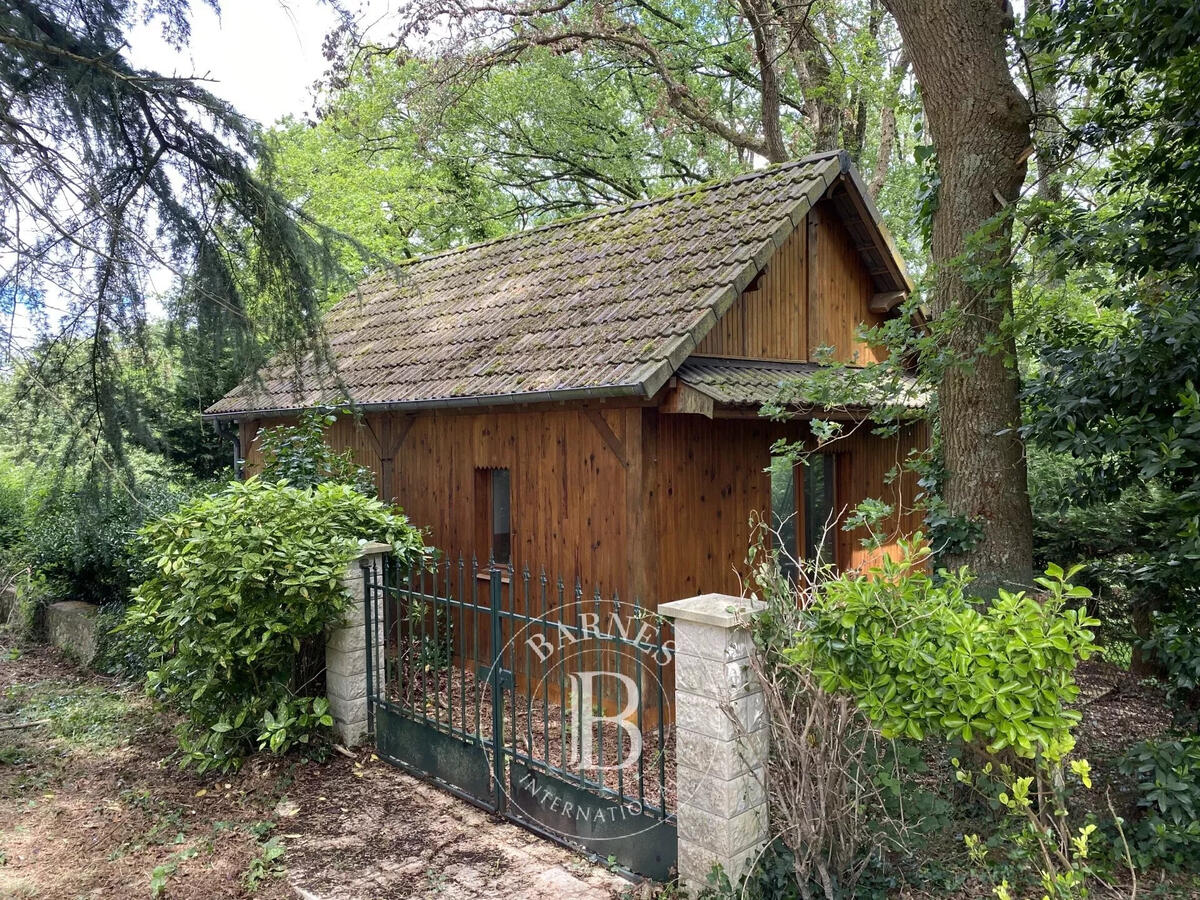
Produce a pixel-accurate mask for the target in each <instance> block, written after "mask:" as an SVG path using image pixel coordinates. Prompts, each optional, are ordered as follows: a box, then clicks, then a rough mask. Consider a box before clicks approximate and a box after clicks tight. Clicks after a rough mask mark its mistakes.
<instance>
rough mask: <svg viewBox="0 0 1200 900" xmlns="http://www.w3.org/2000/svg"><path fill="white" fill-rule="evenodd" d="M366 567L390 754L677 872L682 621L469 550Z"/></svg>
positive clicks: (524, 814)
mask: <svg viewBox="0 0 1200 900" xmlns="http://www.w3.org/2000/svg"><path fill="white" fill-rule="evenodd" d="M363 578H364V597H365V603H366V606H367V608H366V623H367V624H366V627H367V629H368V634H367V647H368V651H367V652H368V654H370V653H372V648H376V650H375V654H374V655H375V658H369V659H368V660H367V699H368V717H369V725H370V726H371V727H373V730H374V733H375V740H376V745H377V747H378V752H379V755H380V756H381V757H382V758H384V759H386V760H388V761H389V762H392V763H395V764H397V765H400V766H402V767H404V768H405V769H408V770H409V771H412V772H414V773H415V774H418V775H420V776H422V777H424V778H428V779H430V780H432V781H434V782H436V783H437V784H439V785H440V786H442V787H443V788H445V789H446V790H448V791H450V792H451V793H453V794H455V795H457V796H459V797H461V798H463V799H466V800H468V801H470V802H472V803H474V804H476V805H478V806H481V807H483V808H485V809H487V810H489V811H492V812H494V813H496V814H498V815H502V816H504V817H506V818H508V819H511V820H513V821H515V822H518V823H519V824H521V825H523V826H524V827H526V828H529V829H531V830H533V831H536V832H538V833H540V834H542V835H545V836H547V837H550V838H552V839H554V840H556V841H559V842H560V843H563V844H566V845H568V846H572V847H575V848H578V849H583V850H586V851H588V852H591V853H593V854H595V855H597V856H599V857H601V858H604V859H609V860H613V859H615V861H616V862H618V863H619V864H620V865H622V866H624V867H625V868H627V869H629V870H630V871H633V872H637V873H640V874H643V875H649V876H651V877H654V878H658V879H665V878H666V877H667V876H668V874H669V871H670V869H671V868H672V866H674V864H675V859H676V833H675V823H674V813H673V810H674V808H675V797H674V791H675V773H674V738H673V728H672V725H673V721H674V719H673V716H672V715H671V709H670V697H671V688H672V685H671V684H670V683H669V681H668V682H666V683H664V679H670V678H671V677H672V674H673V666H672V665H671V662H672V657H673V647H674V645H673V641H672V635H671V631H670V624H669V623H668V622H666V621H665V620H663V619H662V618H661V617H659V616H657V615H656V614H655V613H653V612H651V611H648V610H645V609H642V608H641V607H640V606H638V605H637V604H636V603H622V601H621V600H620V598H619V597H618V596H617V595H616V594H613V595H608V596H606V595H602V594H601V592H600V591H599V590H598V589H597V590H592V591H590V592H585V590H584V588H583V586H582V585H581V584H580V583H579V582H578V581H575V582H574V583H572V584H568V583H566V582H564V581H563V580H562V579H561V578H555V579H551V578H550V577H548V576H547V575H546V573H544V572H542V573H539V574H538V575H536V576H534V575H532V574H531V572H530V570H529V569H528V568H525V569H523V570H521V571H520V572H517V571H515V570H514V569H513V568H512V567H510V566H496V565H492V564H489V565H487V566H484V567H479V566H477V565H476V564H475V563H474V561H471V562H469V563H468V562H466V561H465V560H463V559H462V558H461V557H460V558H459V559H458V560H457V561H452V560H450V559H442V560H440V561H439V562H438V563H436V564H434V565H431V566H429V567H428V568H424V569H421V570H415V569H414V570H401V569H399V568H398V567H397V566H396V564H395V562H394V561H392V560H388V561H387V562H386V563H385V564H384V565H383V566H382V567H366V566H364V568H363ZM373 630H374V631H373ZM380 631H381V632H382V633H378V632H380ZM606 748H607V751H608V758H607V760H606V758H605V752H606Z"/></svg>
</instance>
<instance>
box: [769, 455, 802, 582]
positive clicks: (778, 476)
mask: <svg viewBox="0 0 1200 900" xmlns="http://www.w3.org/2000/svg"><path fill="white" fill-rule="evenodd" d="M771 531H772V538H771V540H772V543H773V544H774V546H775V548H776V549H777V550H778V551H779V568H780V571H781V572H782V573H783V575H784V577H786V578H787V579H788V580H789V581H795V580H796V579H797V577H798V576H799V574H800V568H799V566H798V564H797V559H798V558H799V556H798V554H797V552H796V549H797V545H796V531H797V529H796V467H795V466H794V465H793V464H792V460H791V458H790V457H787V456H773V457H771Z"/></svg>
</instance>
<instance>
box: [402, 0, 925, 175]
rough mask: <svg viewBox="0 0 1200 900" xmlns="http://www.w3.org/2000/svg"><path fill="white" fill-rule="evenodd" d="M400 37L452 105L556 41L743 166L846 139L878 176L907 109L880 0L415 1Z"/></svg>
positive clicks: (651, 112)
mask: <svg viewBox="0 0 1200 900" xmlns="http://www.w3.org/2000/svg"><path fill="white" fill-rule="evenodd" d="M398 45H399V46H400V47H402V48H405V49H406V50H408V51H409V52H413V53H416V54H418V55H421V56H422V57H423V58H427V59H429V61H430V63H431V65H430V68H429V72H428V75H427V77H426V79H425V81H426V85H427V87H428V88H430V89H431V90H433V91H434V92H435V94H436V95H437V96H439V97H440V98H442V104H443V105H444V106H446V107H449V106H451V105H453V103H454V102H456V101H457V99H458V97H459V96H460V94H461V92H462V91H463V89H464V86H469V85H471V84H472V83H473V82H474V81H475V79H477V78H478V77H480V74H481V73H488V72H493V71H496V70H497V69H503V68H506V67H512V66H518V65H523V64H524V63H525V62H526V61H527V60H528V59H530V58H531V57H533V58H536V57H537V55H539V54H542V53H544V52H546V51H549V52H551V53H553V54H554V55H556V56H561V57H565V58H567V59H570V60H573V62H574V67H575V69H576V71H577V72H582V73H588V74H586V75H585V76H584V77H585V78H586V79H587V80H590V81H593V82H601V81H603V80H612V81H614V82H625V83H626V84H628V86H629V89H630V90H631V92H632V94H633V96H635V97H636V98H637V105H636V107H633V108H631V112H632V113H633V115H635V116H636V117H637V118H636V119H634V120H633V122H632V123H636V122H639V121H640V122H641V123H642V124H643V125H644V126H645V127H646V128H647V129H648V130H650V131H652V132H655V133H657V134H659V135H674V134H676V133H678V134H682V135H685V136H689V138H690V139H691V140H693V141H695V142H697V146H700V147H709V148H711V147H715V148H716V149H717V151H718V152H719V153H724V152H728V151H729V150H731V151H732V152H733V153H734V154H736V156H737V158H738V160H739V163H740V164H741V165H747V164H749V163H750V162H751V161H752V159H753V157H755V156H757V157H761V158H765V159H767V160H769V161H771V162H781V161H783V160H785V159H790V158H794V157H796V156H799V155H803V153H805V152H808V151H810V150H814V149H815V150H829V149H834V148H842V147H844V148H846V149H848V150H849V151H850V153H851V154H852V155H853V156H854V157H855V159H857V160H860V161H869V162H870V163H871V168H872V169H873V170H874V175H875V177H876V178H877V179H878V183H881V182H882V179H883V177H884V176H885V175H886V172H887V169H888V166H889V165H890V162H891V160H892V159H893V155H894V153H895V151H896V150H897V148H898V146H899V145H900V142H902V141H903V140H904V138H905V137H906V134H905V129H904V127H903V123H904V122H905V121H906V120H907V117H908V115H909V114H910V113H911V108H904V105H903V103H902V102H901V101H900V99H899V98H900V96H901V86H902V84H903V81H904V77H905V73H906V72H907V60H906V58H905V57H904V55H903V54H902V53H900V52H898V50H897V41H896V35H895V30H894V25H893V24H892V23H891V21H890V19H889V18H888V16H887V15H886V14H885V12H884V10H883V7H882V6H881V5H880V4H879V3H878V2H877V0H818V2H812V3H803V4H797V5H791V6H788V5H779V4H774V5H773V4H769V3H762V2H758V0H736V2H723V0H716V2H699V3H698V2H692V0H682V2H680V0H667V2H654V3H645V2H638V3H617V4H596V3H592V2H590V0H588V2H584V0H578V2H569V3H565V4H564V3H540V2H535V3H517V2H499V3H477V4H460V3H447V2H443V0H411V2H408V3H406V4H404V5H403V6H402V7H401V27H400V29H399V37H398ZM632 123H631V124H632ZM723 148H728V150H726V149H723ZM878 183H876V182H873V186H875V187H877V186H878Z"/></svg>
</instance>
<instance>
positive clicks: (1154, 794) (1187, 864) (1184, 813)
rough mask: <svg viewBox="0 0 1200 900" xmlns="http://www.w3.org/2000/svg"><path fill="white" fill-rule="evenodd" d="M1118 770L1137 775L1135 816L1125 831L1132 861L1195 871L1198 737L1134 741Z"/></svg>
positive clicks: (1199, 864)
mask: <svg viewBox="0 0 1200 900" xmlns="http://www.w3.org/2000/svg"><path fill="white" fill-rule="evenodd" d="M1119 769H1120V771H1121V773H1122V774H1124V775H1130V776H1133V777H1135V778H1136V779H1137V787H1138V801H1137V805H1138V807H1139V809H1140V811H1141V817H1140V819H1139V821H1138V822H1137V825H1136V826H1135V828H1134V830H1133V833H1132V834H1131V836H1130V845H1131V850H1132V852H1133V859H1134V862H1135V863H1137V865H1139V866H1140V867H1142V868H1148V867H1150V866H1155V865H1157V866H1165V867H1166V868H1169V869H1175V870H1178V869H1189V870H1191V871H1197V870H1200V821H1197V819H1200V737H1196V736H1190V737H1180V738H1174V739H1170V738H1168V739H1162V740H1154V741H1143V742H1141V743H1139V744H1134V745H1133V746H1132V747H1130V748H1129V750H1128V751H1126V753H1125V756H1124V757H1123V758H1122V759H1121V762H1120V765H1119Z"/></svg>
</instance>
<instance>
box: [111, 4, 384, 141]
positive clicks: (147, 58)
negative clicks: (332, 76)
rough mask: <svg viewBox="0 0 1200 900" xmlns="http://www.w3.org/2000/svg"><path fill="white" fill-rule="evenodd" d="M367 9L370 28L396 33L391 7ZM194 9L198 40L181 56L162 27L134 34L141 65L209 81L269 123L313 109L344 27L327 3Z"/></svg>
mask: <svg viewBox="0 0 1200 900" xmlns="http://www.w3.org/2000/svg"><path fill="white" fill-rule="evenodd" d="M363 5H364V6H365V9H364V10H363V11H362V12H361V13H360V16H361V17H362V19H363V21H364V23H365V24H366V25H367V26H368V27H369V31H370V33H371V34H372V35H373V36H377V37H380V38H382V37H383V36H385V35H386V34H387V32H388V30H389V21H388V20H389V18H390V16H389V12H390V7H391V4H389V2H388V0H370V2H368V3H366V4H363ZM358 6H359V4H355V3H352V4H351V8H352V9H357V8H358ZM192 8H193V16H192V39H191V42H190V45H189V46H188V47H187V48H186V49H185V51H184V53H183V54H182V55H181V54H178V53H176V52H175V51H174V50H173V49H172V48H171V47H170V46H169V45H168V44H167V43H166V42H165V41H163V40H162V37H161V34H160V32H159V29H158V26H156V25H148V26H141V27H139V28H136V29H134V30H133V31H132V32H131V33H130V34H129V50H128V52H129V56H130V58H131V60H132V62H133V63H134V65H137V66H142V67H145V68H148V69H154V70H157V71H159V72H161V73H163V74H171V75H185V76H192V75H194V76H199V77H206V78H210V79H212V81H211V82H210V83H208V84H207V87H208V89H209V90H211V91H212V92H213V93H214V94H217V95H218V96H220V97H223V98H224V99H226V100H228V101H230V102H231V103H232V104H233V105H234V107H235V108H236V109H237V110H238V111H239V112H241V113H243V114H244V115H247V116H250V117H251V118H254V119H257V120H258V121H259V122H261V123H263V124H264V125H270V124H272V123H273V122H275V121H276V120H277V119H279V118H280V117H282V116H284V115H287V114H289V113H291V114H297V115H298V114H301V113H304V112H306V111H308V110H309V109H311V108H312V85H313V83H314V82H315V81H317V79H319V78H320V77H321V75H322V73H323V72H324V71H325V68H326V62H325V59H324V57H322V55H321V42H322V40H323V39H324V37H325V35H326V34H327V33H329V31H330V30H332V29H333V28H334V26H335V25H336V24H337V15H336V13H335V12H334V10H333V9H331V8H330V7H329V6H328V5H327V4H325V3H323V2H320V0H224V2H222V3H221V13H220V15H219V16H218V15H217V13H215V12H214V11H213V10H212V9H210V8H209V7H208V6H206V5H203V4H201V3H193V5H192Z"/></svg>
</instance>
